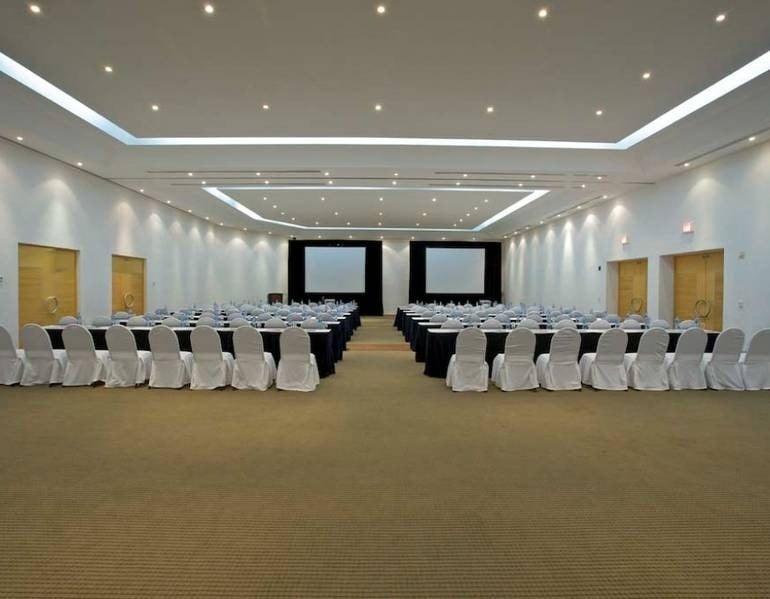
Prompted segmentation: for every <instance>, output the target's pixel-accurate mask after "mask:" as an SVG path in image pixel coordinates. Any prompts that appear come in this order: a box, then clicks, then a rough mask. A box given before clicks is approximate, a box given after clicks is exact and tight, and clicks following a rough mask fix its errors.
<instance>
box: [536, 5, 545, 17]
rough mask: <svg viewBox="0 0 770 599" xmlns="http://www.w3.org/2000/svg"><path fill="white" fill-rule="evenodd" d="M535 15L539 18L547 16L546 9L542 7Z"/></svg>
mask: <svg viewBox="0 0 770 599" xmlns="http://www.w3.org/2000/svg"><path fill="white" fill-rule="evenodd" d="M537 16H538V17H539V18H541V19H545V18H546V17H547V16H548V9H547V8H545V7H543V8H541V9H540V10H538V11H537Z"/></svg>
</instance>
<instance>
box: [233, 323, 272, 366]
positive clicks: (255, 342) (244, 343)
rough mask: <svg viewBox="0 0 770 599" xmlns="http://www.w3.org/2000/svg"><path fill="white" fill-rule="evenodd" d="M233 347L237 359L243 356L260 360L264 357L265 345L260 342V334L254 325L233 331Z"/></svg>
mask: <svg viewBox="0 0 770 599" xmlns="http://www.w3.org/2000/svg"><path fill="white" fill-rule="evenodd" d="M233 348H234V349H235V355H236V357H237V358H238V359H239V360H240V359H241V358H243V357H252V358H253V357H256V358H258V359H259V360H261V361H264V359H265V345H264V343H263V342H262V334H261V333H260V332H259V331H258V330H257V329H255V328H254V327H240V328H237V329H235V332H234V333H233Z"/></svg>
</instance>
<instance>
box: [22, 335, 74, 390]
mask: <svg viewBox="0 0 770 599" xmlns="http://www.w3.org/2000/svg"><path fill="white" fill-rule="evenodd" d="M21 342H22V344H23V345H24V371H23V372H22V375H21V384H22V385H23V386H25V387H26V386H28V385H50V384H54V383H61V382H62V378H63V377H64V370H65V369H66V368H67V362H68V360H67V352H66V351H65V350H63V349H52V348H51V338H50V337H49V336H48V333H47V332H46V331H45V329H44V328H43V327H41V326H40V325H39V324H27V325H24V328H23V329H22V330H21Z"/></svg>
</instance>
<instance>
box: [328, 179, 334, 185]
mask: <svg viewBox="0 0 770 599" xmlns="http://www.w3.org/2000/svg"><path fill="white" fill-rule="evenodd" d="M326 184H327V185H334V181H332V180H331V179H329V180H328V181H327V182H326Z"/></svg>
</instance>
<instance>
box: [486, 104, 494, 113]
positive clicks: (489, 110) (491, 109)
mask: <svg viewBox="0 0 770 599" xmlns="http://www.w3.org/2000/svg"><path fill="white" fill-rule="evenodd" d="M494 111H495V107H494V106H487V114H492V113H493V112H494Z"/></svg>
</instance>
